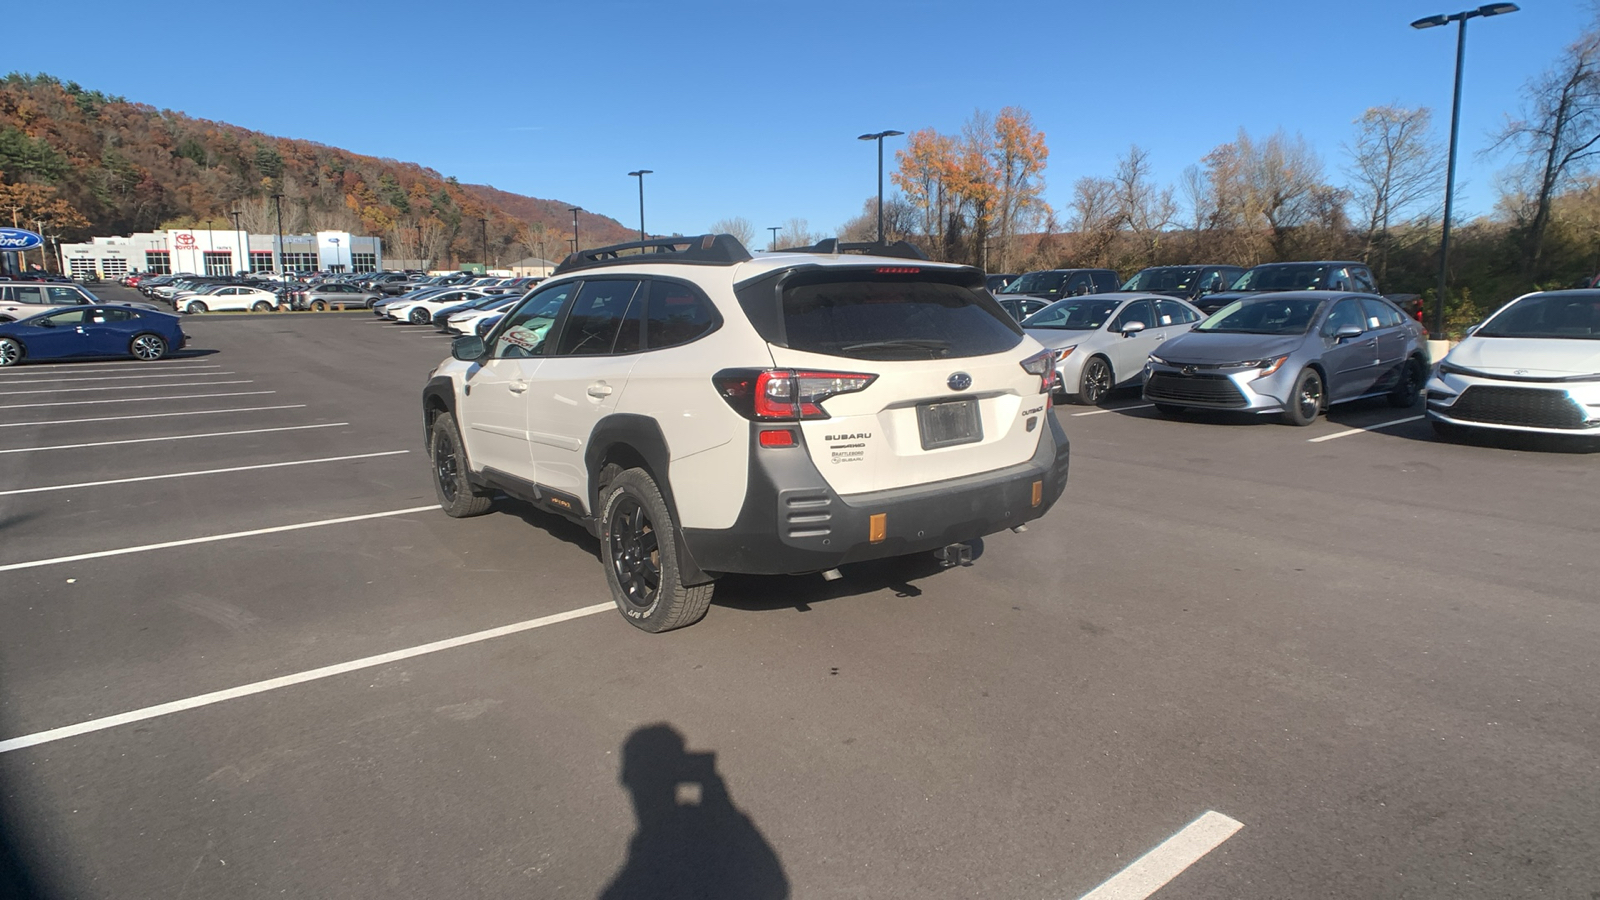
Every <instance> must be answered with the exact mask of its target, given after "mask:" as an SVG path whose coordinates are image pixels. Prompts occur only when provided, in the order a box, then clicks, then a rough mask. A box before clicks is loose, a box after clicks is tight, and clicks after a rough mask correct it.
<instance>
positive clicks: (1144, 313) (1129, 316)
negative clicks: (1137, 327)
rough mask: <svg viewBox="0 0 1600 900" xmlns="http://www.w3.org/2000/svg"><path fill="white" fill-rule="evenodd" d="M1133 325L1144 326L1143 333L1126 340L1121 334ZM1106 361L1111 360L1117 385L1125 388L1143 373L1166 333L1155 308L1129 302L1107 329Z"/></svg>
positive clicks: (1136, 302)
mask: <svg viewBox="0 0 1600 900" xmlns="http://www.w3.org/2000/svg"><path fill="white" fill-rule="evenodd" d="M1133 322H1142V323H1144V330H1143V331H1139V332H1136V333H1134V334H1131V335H1127V336H1126V337H1124V336H1123V334H1122V332H1123V330H1124V329H1126V328H1127V327H1128V325H1129V324H1131V323H1133ZM1106 331H1107V336H1106V344H1105V351H1104V352H1105V355H1106V358H1107V359H1109V360H1111V374H1112V375H1113V376H1114V377H1115V378H1116V380H1117V384H1119V385H1121V384H1126V383H1128V382H1129V381H1131V380H1132V379H1133V378H1135V377H1136V376H1138V375H1139V374H1140V373H1141V372H1143V371H1144V362H1145V359H1146V358H1147V357H1149V356H1150V353H1151V352H1152V351H1153V350H1155V349H1156V347H1158V346H1160V344H1161V342H1162V341H1163V340H1164V338H1162V337H1161V335H1162V334H1163V333H1164V330H1163V329H1162V328H1161V327H1159V323H1158V320H1157V319H1156V312H1155V307H1154V306H1153V305H1152V304H1151V303H1150V301H1149V300H1130V301H1128V302H1127V303H1125V304H1123V306H1122V309H1120V310H1118V311H1117V314H1116V315H1115V316H1113V317H1112V319H1111V324H1109V325H1107V326H1106Z"/></svg>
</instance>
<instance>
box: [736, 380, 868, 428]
mask: <svg viewBox="0 0 1600 900" xmlns="http://www.w3.org/2000/svg"><path fill="white" fill-rule="evenodd" d="M876 380H878V376H876V375H869V374H865V373H861V372H803V371H801V372H797V371H795V370H793V369H724V370H723V371H721V372H718V373H717V374H715V375H713V376H712V377H711V381H712V383H713V384H715V385H716V386H717V393H719V394H721V395H722V399H723V400H726V401H727V402H728V405H729V406H731V407H733V408H734V410H735V411H736V412H738V413H739V415H741V416H744V417H745V418H747V419H755V420H758V421H763V422H795V421H799V420H801V419H826V418H828V411H827V410H825V409H823V408H822V402H823V401H824V400H826V399H828V398H829V397H833V396H837V395H839V394H853V393H855V392H856V391H864V390H866V389H867V386H868V385H870V384H872V383H873V382H874V381H876Z"/></svg>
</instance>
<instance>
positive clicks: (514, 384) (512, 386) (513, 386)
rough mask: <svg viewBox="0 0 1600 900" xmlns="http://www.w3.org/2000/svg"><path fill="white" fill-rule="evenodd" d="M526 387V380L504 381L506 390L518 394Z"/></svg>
mask: <svg viewBox="0 0 1600 900" xmlns="http://www.w3.org/2000/svg"><path fill="white" fill-rule="evenodd" d="M527 389H528V383H527V382H526V381H508V382H506V390H508V391H510V392H511V393H513V394H520V393H522V392H523V391H525V390H527Z"/></svg>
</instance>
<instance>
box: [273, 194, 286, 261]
mask: <svg viewBox="0 0 1600 900" xmlns="http://www.w3.org/2000/svg"><path fill="white" fill-rule="evenodd" d="M272 208H273V209H274V210H276V211H277V213H278V277H279V278H282V277H283V276H284V275H285V274H287V273H286V272H285V271H284V268H283V195H282V194H273V195H272Z"/></svg>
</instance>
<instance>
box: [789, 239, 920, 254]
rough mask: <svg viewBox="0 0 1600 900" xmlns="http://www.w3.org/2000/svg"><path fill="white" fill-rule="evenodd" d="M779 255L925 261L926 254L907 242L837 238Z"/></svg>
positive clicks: (790, 248) (796, 248) (795, 248)
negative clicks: (847, 255) (852, 255)
mask: <svg viewBox="0 0 1600 900" xmlns="http://www.w3.org/2000/svg"><path fill="white" fill-rule="evenodd" d="M778 252H779V253H826V254H830V255H832V254H839V253H862V254H866V255H867V256H889V257H893V258H895V259H927V258H928V254H926V253H923V252H922V248H921V247H918V246H917V245H916V244H913V243H911V242H909V241H895V242H894V243H892V244H891V243H883V242H879V241H841V240H839V239H838V238H826V239H824V240H820V241H817V242H816V243H815V244H812V245H811V246H809V247H788V248H785V249H783V250H779V251H778Z"/></svg>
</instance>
